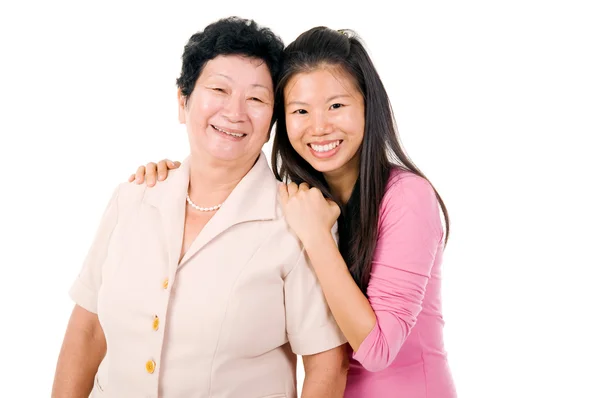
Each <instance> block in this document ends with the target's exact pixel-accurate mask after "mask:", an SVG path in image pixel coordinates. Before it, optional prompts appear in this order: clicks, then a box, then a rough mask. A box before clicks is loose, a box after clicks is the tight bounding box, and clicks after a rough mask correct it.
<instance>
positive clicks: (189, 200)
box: [187, 193, 223, 211]
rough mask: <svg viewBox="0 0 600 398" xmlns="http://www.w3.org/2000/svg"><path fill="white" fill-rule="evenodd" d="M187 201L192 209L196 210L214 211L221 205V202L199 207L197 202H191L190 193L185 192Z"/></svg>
mask: <svg viewBox="0 0 600 398" xmlns="http://www.w3.org/2000/svg"><path fill="white" fill-rule="evenodd" d="M187 202H188V203H189V204H190V206H192V207H193V208H194V209H196V210H198V211H215V210H219V208H220V207H221V206H223V203H221V204H219V205H216V206H212V207H200V206H198V205H197V204H195V203H194V202H192V199H190V194H189V193H188V194H187Z"/></svg>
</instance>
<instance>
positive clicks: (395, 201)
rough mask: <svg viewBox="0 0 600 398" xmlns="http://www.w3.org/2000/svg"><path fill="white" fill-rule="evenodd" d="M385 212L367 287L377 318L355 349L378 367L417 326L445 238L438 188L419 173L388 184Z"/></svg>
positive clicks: (371, 366) (389, 359) (369, 367)
mask: <svg viewBox="0 0 600 398" xmlns="http://www.w3.org/2000/svg"><path fill="white" fill-rule="evenodd" d="M380 214H381V215H380V220H379V236H378V239H377V247H376V248H375V255H374V258H373V265H372V269H371V279H370V281H369V285H368V287H367V295H368V297H369V302H370V303H371V307H372V308H373V311H374V312H375V316H376V317H377V322H376V324H375V327H374V328H373V330H371V332H370V333H369V335H368V336H367V337H366V338H365V340H364V341H363V342H362V344H361V345H360V347H359V349H358V350H357V351H356V352H355V353H354V354H353V358H354V359H356V360H357V361H358V362H360V363H361V364H362V365H363V367H364V368H365V369H367V370H369V371H372V372H376V371H379V370H382V369H385V368H386V367H388V366H389V365H390V364H391V363H392V362H393V361H394V359H395V358H396V355H397V354H398V352H399V351H400V348H401V347H402V344H403V343H404V341H405V340H406V337H407V336H408V334H409V333H410V331H411V329H412V327H413V326H414V324H415V322H416V320H417V315H419V313H420V312H421V304H422V302H423V296H424V295H425V289H426V286H427V282H428V281H429V277H430V272H431V268H432V266H433V262H434V260H435V256H436V252H437V249H438V247H439V244H440V242H441V239H442V238H443V230H442V225H441V218H440V213H439V207H438V203H437V199H436V196H435V193H434V191H433V188H432V187H431V185H430V184H429V183H428V182H427V181H426V180H425V179H423V178H421V177H418V176H416V175H406V174H405V175H404V176H403V177H402V178H400V179H399V180H397V181H395V182H394V183H393V184H392V185H391V186H390V187H389V188H388V191H387V192H386V194H385V196H384V199H383V201H382V206H381V211H380Z"/></svg>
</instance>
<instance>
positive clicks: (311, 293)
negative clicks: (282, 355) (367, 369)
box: [284, 250, 348, 398]
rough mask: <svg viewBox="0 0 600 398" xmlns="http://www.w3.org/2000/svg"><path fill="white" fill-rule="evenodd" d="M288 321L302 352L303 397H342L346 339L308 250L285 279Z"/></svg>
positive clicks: (298, 351)
mask: <svg viewBox="0 0 600 398" xmlns="http://www.w3.org/2000/svg"><path fill="white" fill-rule="evenodd" d="M284 293H285V297H284V299H285V313H286V317H285V322H286V331H287V335H288V340H289V343H290V347H291V349H292V351H293V352H294V353H295V354H296V355H302V358H303V362H304V369H305V379H304V387H303V391H302V397H303V398H315V397H341V396H342V394H343V391H344V387H345V385H346V371H347V369H348V358H347V354H346V349H345V348H346V344H345V343H346V339H345V338H344V335H343V334H342V332H341V331H340V329H339V327H338V326H337V324H336V323H335V319H334V318H333V316H332V315H331V311H330V310H329V307H328V306H327V302H326V301H325V297H324V296H323V292H322V290H321V287H320V286H319V282H318V280H317V276H316V275H315V273H314V270H313V269H312V267H311V266H310V264H309V263H308V257H307V256H306V253H305V252H304V250H300V251H299V254H298V257H297V260H296V264H295V265H294V266H293V268H292V269H291V270H290V271H289V272H288V274H287V275H286V276H285V279H284Z"/></svg>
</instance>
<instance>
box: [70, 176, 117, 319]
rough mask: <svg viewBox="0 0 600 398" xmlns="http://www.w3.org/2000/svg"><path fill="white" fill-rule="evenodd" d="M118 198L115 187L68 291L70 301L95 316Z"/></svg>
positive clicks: (115, 222) (115, 221)
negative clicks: (77, 273)
mask: <svg viewBox="0 0 600 398" xmlns="http://www.w3.org/2000/svg"><path fill="white" fill-rule="evenodd" d="M118 197H119V188H118V187H117V188H116V189H115V190H114V192H113V194H112V197H111V199H110V201H109V203H108V205H107V206H106V208H105V209H104V214H103V215H102V219H101V221H100V226H99V228H98V229H97V231H96V235H95V237H94V240H93V242H92V246H91V247H90V249H89V250H88V253H87V255H86V257H85V259H84V262H83V266H82V267H81V270H80V272H79V275H78V276H77V278H76V279H75V282H74V283H73V285H72V286H71V289H70V291H69V295H70V296H71V299H73V301H75V303H76V304H77V305H79V306H80V307H83V308H85V309H86V310H88V311H90V312H93V313H95V314H96V313H98V290H100V285H101V284H102V266H103V264H104V261H105V259H106V255H107V252H108V246H109V243H110V239H111V236H112V233H113V231H114V229H115V227H116V225H117V220H118V212H119V211H118V210H119V209H118Z"/></svg>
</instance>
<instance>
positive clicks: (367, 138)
mask: <svg viewBox="0 0 600 398" xmlns="http://www.w3.org/2000/svg"><path fill="white" fill-rule="evenodd" d="M322 66H334V67H340V68H342V69H343V70H344V71H345V72H347V73H348V74H349V75H350V76H352V77H353V79H354V82H355V84H356V87H357V88H358V90H359V91H360V93H361V94H362V96H363V98H364V104H365V107H364V109H365V115H364V117H365V134H364V138H363V142H362V145H361V147H360V148H359V152H360V171H359V176H358V180H357V183H356V184H355V187H354V190H353V193H352V196H351V198H350V200H349V201H348V203H346V204H343V203H339V201H338V204H339V205H340V207H341V209H342V215H341V217H340V219H339V220H338V231H339V234H340V252H341V254H342V257H343V258H344V260H345V261H346V264H347V265H348V269H349V270H350V273H351V274H352V277H353V278H354V280H355V282H356V284H357V285H358V286H359V287H360V288H361V290H362V291H363V293H365V294H366V290H367V285H368V283H369V278H370V275H371V263H372V260H373V254H374V252H375V246H376V244H377V226H378V221H379V206H380V204H381V201H382V199H383V196H384V194H385V190H386V185H387V183H388V179H389V176H390V172H391V170H392V169H393V168H394V167H400V168H402V169H404V170H406V171H410V172H412V173H414V174H417V175H419V176H420V177H422V178H425V179H426V177H425V176H424V174H423V173H422V172H421V171H420V170H419V169H418V168H417V166H415V164H414V163H413V162H412V161H411V160H410V159H409V157H408V156H407V155H406V154H405V152H404V150H403V149H402V146H401V145H400V141H399V139H398V135H397V128H396V122H395V119H394V115H393V111H392V107H391V105H390V101H389V97H388V95H387V92H386V90H385V88H384V86H383V83H382V81H381V78H380V77H379V74H378V73H377V70H376V69H375V66H374V65H373V62H372V61H371V58H370V57H369V55H368V53H367V51H366V49H365V47H364V45H363V44H362V43H361V41H360V39H359V38H358V36H357V35H356V34H354V32H352V31H348V30H343V31H336V30H332V29H329V28H326V27H316V28H313V29H310V30H308V31H306V32H304V33H302V34H301V35H300V36H298V38H297V39H296V40H294V41H293V42H292V43H291V44H289V45H288V46H287V47H286V48H285V50H284V54H283V65H282V69H281V78H280V80H279V83H278V85H277V88H276V93H275V95H276V99H277V100H276V104H275V117H276V119H277V124H276V128H275V139H274V142H273V151H272V158H271V162H272V168H273V171H274V172H275V176H276V177H277V178H278V179H280V180H288V181H293V182H296V183H300V182H306V183H308V184H309V185H310V186H312V187H317V188H319V189H320V190H321V191H322V192H323V194H324V196H325V197H327V198H329V199H332V200H336V198H334V197H333V195H332V193H331V190H330V188H329V186H328V185H327V182H326V181H325V178H324V176H323V174H322V173H321V172H319V171H317V170H315V169H314V168H313V167H312V166H311V165H310V164H309V163H308V162H307V161H306V160H304V159H303V158H302V157H301V156H300V155H299V154H298V153H297V152H296V151H295V150H294V148H293V147H292V145H291V143H290V140H289V138H288V133H287V129H286V125H285V107H284V98H283V93H284V89H285V87H286V84H287V83H288V82H289V81H290V79H291V78H292V77H294V76H295V75H297V74H298V73H304V72H310V71H313V70H316V69H318V68H319V67H322ZM434 191H435V194H436V196H437V199H438V202H439V204H440V207H441V208H442V211H443V213H444V219H445V224H446V238H445V239H446V242H447V240H448V235H449V231H450V228H449V225H450V223H449V218H448V212H447V210H446V206H445V204H444V202H443V201H442V199H441V197H440V195H439V194H438V192H437V191H436V190H435V188H434Z"/></svg>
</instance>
